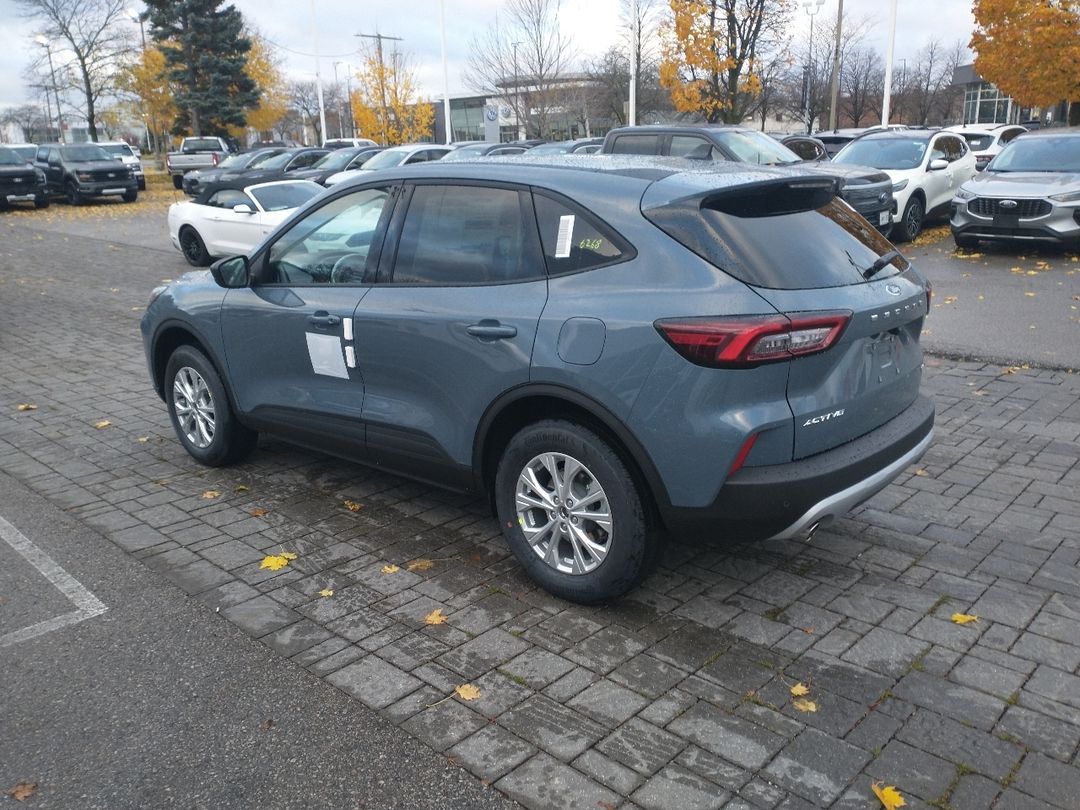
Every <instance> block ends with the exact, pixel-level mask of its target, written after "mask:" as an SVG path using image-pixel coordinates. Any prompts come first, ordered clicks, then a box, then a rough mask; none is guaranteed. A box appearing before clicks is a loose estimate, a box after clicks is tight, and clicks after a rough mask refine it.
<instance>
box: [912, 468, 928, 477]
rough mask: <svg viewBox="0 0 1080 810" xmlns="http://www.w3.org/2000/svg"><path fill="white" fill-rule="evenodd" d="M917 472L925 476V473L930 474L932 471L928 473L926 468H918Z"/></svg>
mask: <svg viewBox="0 0 1080 810" xmlns="http://www.w3.org/2000/svg"><path fill="white" fill-rule="evenodd" d="M915 474H916V475H920V476H925V475H929V474H930V473H928V472H927V471H926V470H923V469H918V470H916V471H915Z"/></svg>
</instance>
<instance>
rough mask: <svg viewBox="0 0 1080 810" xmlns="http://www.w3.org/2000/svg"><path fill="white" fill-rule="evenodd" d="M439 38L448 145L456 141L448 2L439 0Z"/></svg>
mask: <svg viewBox="0 0 1080 810" xmlns="http://www.w3.org/2000/svg"><path fill="white" fill-rule="evenodd" d="M439 40H440V42H441V45H442V82H443V85H442V89H443V129H445V130H446V145H447V146H449V145H450V144H451V143H453V142H454V128H453V127H454V125H453V123H452V122H451V120H450V72H449V69H448V68H447V66H446V3H445V2H444V0H439Z"/></svg>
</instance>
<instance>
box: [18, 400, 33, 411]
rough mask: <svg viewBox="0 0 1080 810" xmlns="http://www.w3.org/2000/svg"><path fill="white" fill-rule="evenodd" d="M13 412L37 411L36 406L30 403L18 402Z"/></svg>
mask: <svg viewBox="0 0 1080 810" xmlns="http://www.w3.org/2000/svg"><path fill="white" fill-rule="evenodd" d="M15 410H17V411H36V410H37V405H34V404H33V403H32V402H20V403H19V404H18V405H16V406H15Z"/></svg>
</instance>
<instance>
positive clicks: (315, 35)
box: [310, 0, 326, 146]
mask: <svg viewBox="0 0 1080 810" xmlns="http://www.w3.org/2000/svg"><path fill="white" fill-rule="evenodd" d="M310 5H311V39H312V40H313V41H314V44H315V92H316V94H317V95H318V97H319V126H320V127H321V128H322V129H321V136H322V139H323V140H324V141H325V140H326V107H325V106H324V105H323V93H322V60H321V59H320V58H319V31H318V28H317V27H316V25H315V0H311V3H310ZM315 140H319V139H318V138H316V139H315ZM315 145H316V146H322V144H321V143H317V144H315Z"/></svg>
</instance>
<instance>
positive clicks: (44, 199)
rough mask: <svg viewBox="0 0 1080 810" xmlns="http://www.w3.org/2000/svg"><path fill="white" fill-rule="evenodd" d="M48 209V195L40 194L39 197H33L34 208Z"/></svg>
mask: <svg viewBox="0 0 1080 810" xmlns="http://www.w3.org/2000/svg"><path fill="white" fill-rule="evenodd" d="M48 207H49V195H48V194H42V195H41V196H40V197H34V208H48Z"/></svg>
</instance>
